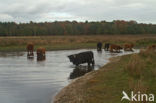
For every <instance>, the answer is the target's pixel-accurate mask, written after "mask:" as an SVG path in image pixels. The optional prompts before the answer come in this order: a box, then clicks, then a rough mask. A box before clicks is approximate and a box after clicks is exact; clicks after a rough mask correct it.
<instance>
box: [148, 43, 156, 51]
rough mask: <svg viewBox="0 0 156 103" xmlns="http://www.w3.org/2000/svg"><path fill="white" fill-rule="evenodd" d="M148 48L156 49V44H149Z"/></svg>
mask: <svg viewBox="0 0 156 103" xmlns="http://www.w3.org/2000/svg"><path fill="white" fill-rule="evenodd" d="M147 50H156V45H155V44H153V45H150V46H148V47H147Z"/></svg>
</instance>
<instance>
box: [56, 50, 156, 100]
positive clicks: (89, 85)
mask: <svg viewBox="0 0 156 103" xmlns="http://www.w3.org/2000/svg"><path fill="white" fill-rule="evenodd" d="M155 61H156V52H154V51H141V52H140V53H139V54H132V55H126V56H122V57H116V58H112V59H111V62H110V63H109V64H107V65H105V66H104V67H103V68H101V69H100V70H98V71H94V72H91V73H89V74H87V75H85V76H83V77H81V78H79V79H77V80H75V81H74V82H73V83H71V84H70V85H69V86H67V87H65V88H64V89H63V90H62V91H61V92H60V93H59V94H58V95H57V96H56V98H55V102H54V103H121V98H122V96H123V95H122V91H123V90H124V91H125V92H126V93H127V94H129V95H130V91H134V92H135V93H137V92H138V91H140V92H141V93H147V94H150V93H152V94H156V62H155ZM122 103H129V101H127V100H123V101H122ZM132 103H133V102H132ZM137 103H140V102H137ZM142 103H149V102H145V101H144V102H142ZM152 103H153V102H152ZM155 103H156V101H155Z"/></svg>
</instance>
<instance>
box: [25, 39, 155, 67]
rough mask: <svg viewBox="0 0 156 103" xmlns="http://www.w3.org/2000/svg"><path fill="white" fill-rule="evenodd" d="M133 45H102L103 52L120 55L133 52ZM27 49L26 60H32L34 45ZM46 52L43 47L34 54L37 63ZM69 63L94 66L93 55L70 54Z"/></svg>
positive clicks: (98, 47) (99, 46) (85, 53)
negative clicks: (124, 52)
mask: <svg viewBox="0 0 156 103" xmlns="http://www.w3.org/2000/svg"><path fill="white" fill-rule="evenodd" d="M102 47H103V44H102V43H101V42H98V43H97V51H98V52H101V51H102ZM133 48H134V44H132V43H129V44H125V45H124V46H123V47H122V46H120V45H116V44H111V43H105V45H104V50H105V51H109V52H111V53H120V52H121V49H123V50H124V51H132V52H133ZM26 49H27V57H28V58H34V53H33V52H34V45H33V43H29V44H28V45H27V47H26ZM147 49H148V50H152V49H154V50H155V49H156V45H151V46H149V47H148V48H147ZM45 52H46V50H45V48H43V47H40V48H38V49H37V51H36V54H37V61H42V60H45V59H46V53H45ZM68 58H69V60H70V62H72V63H73V64H74V65H76V66H78V65H80V64H83V63H88V66H90V64H92V66H94V64H95V61H94V54H93V52H92V51H86V52H81V53H78V54H72V55H69V56H68Z"/></svg>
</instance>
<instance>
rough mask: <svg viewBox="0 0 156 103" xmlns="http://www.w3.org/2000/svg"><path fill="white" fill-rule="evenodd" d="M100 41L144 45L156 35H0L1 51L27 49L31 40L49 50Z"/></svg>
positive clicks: (82, 45) (88, 46) (148, 43)
mask: <svg viewBox="0 0 156 103" xmlns="http://www.w3.org/2000/svg"><path fill="white" fill-rule="evenodd" d="M99 41H101V42H103V43H106V42H109V43H115V44H120V45H124V43H134V44H135V47H144V46H147V45H150V44H154V43H155V42H156V35H155V36H154V35H95V36H93V35H91V36H41V37H40V36H38V37H34V36H32V37H31V36H30V37H0V51H25V48H26V45H27V43H29V42H32V43H34V45H35V48H38V47H40V46H42V47H45V48H46V49H47V50H62V49H63V50H66V49H80V48H96V43H97V42H99Z"/></svg>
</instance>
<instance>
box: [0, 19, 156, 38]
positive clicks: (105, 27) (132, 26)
mask: <svg viewBox="0 0 156 103" xmlns="http://www.w3.org/2000/svg"><path fill="white" fill-rule="evenodd" d="M99 34H100V35H104V34H107V35H108V34H114V35H115V34H134V35H135V34H156V25H155V24H145V23H137V22H136V21H133V20H132V21H124V20H114V21H112V22H107V21H100V22H88V21H85V22H77V21H55V22H40V23H35V22H32V21H30V22H29V23H15V22H0V36H46V35H48V36H50V35H62V36H64V35H99Z"/></svg>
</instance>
